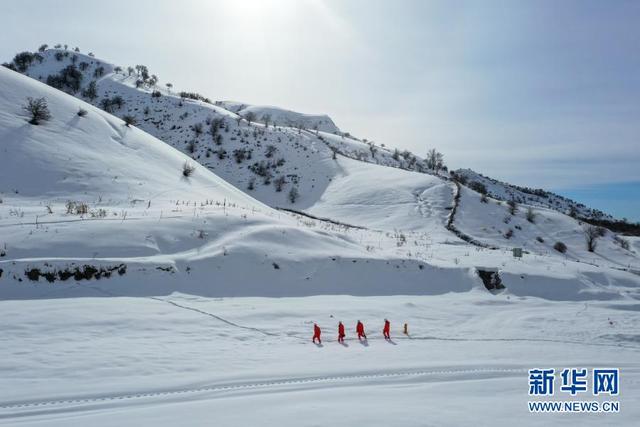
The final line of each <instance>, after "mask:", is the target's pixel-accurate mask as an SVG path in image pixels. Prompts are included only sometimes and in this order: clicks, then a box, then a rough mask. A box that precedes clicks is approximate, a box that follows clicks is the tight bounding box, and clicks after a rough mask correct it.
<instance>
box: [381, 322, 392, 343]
mask: <svg viewBox="0 0 640 427" xmlns="http://www.w3.org/2000/svg"><path fill="white" fill-rule="evenodd" d="M390 329H391V323H390V322H389V321H388V320H387V319H384V328H382V335H384V339H385V340H390V339H391V336H389V330H390Z"/></svg>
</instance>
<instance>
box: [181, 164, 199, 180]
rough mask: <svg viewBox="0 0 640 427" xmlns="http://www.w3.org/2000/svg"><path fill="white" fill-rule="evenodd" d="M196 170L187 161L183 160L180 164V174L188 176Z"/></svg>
mask: <svg viewBox="0 0 640 427" xmlns="http://www.w3.org/2000/svg"><path fill="white" fill-rule="evenodd" d="M195 171H196V167H195V166H193V165H192V164H191V163H189V162H184V164H183V165H182V176H184V177H186V178H189V177H190V176H191V175H193V173H194V172H195Z"/></svg>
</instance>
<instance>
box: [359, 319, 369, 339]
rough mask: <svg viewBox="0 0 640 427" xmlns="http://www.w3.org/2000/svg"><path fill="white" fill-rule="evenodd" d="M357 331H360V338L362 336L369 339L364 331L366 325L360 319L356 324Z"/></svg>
mask: <svg viewBox="0 0 640 427" xmlns="http://www.w3.org/2000/svg"><path fill="white" fill-rule="evenodd" d="M356 332H357V333H358V340H360V339H362V338H364V339H365V340H366V339H367V335H366V334H365V333H364V325H363V324H362V322H361V321H359V320H358V323H357V324H356Z"/></svg>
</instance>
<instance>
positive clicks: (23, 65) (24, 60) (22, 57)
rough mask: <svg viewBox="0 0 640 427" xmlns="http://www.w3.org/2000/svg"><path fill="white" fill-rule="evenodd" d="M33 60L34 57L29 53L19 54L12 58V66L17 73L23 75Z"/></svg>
mask: <svg viewBox="0 0 640 427" xmlns="http://www.w3.org/2000/svg"><path fill="white" fill-rule="evenodd" d="M35 59H36V57H35V55H34V54H33V53H31V52H20V53H18V54H17V55H16V56H15V57H14V58H13V64H14V65H15V66H16V68H17V69H18V71H20V72H21V73H24V72H25V71H27V68H29V66H30V65H31V63H33V61H34V60H35Z"/></svg>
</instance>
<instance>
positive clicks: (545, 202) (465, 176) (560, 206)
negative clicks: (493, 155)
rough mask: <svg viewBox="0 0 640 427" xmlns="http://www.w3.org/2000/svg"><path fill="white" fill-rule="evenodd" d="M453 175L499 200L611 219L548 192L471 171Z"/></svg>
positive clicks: (587, 216)
mask: <svg viewBox="0 0 640 427" xmlns="http://www.w3.org/2000/svg"><path fill="white" fill-rule="evenodd" d="M453 174H455V175H456V176H457V177H458V179H459V180H460V181H461V182H463V183H464V184H465V185H469V186H473V185H474V183H480V184H482V185H484V186H485V188H486V189H487V194H488V195H490V196H491V197H493V198H496V199H499V200H504V201H509V200H515V201H516V202H518V203H525V204H527V205H532V206H540V207H544V208H549V209H553V210H556V211H558V212H562V213H564V214H571V215H572V216H575V217H580V218H593V219H613V218H612V217H611V215H608V214H606V213H604V212H602V211H600V210H597V209H592V208H589V207H588V206H585V205H584V204H582V203H578V202H575V201H573V200H571V199H568V198H566V197H563V196H560V195H558V194H555V193H552V192H550V191H545V190H542V189H539V188H537V189H533V188H524V187H519V186H515V185H512V184H507V183H505V182H501V181H498V180H496V179H493V178H489V177H487V176H484V175H482V174H479V173H477V172H475V171H473V170H471V169H458V170H456V171H454V172H453Z"/></svg>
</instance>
